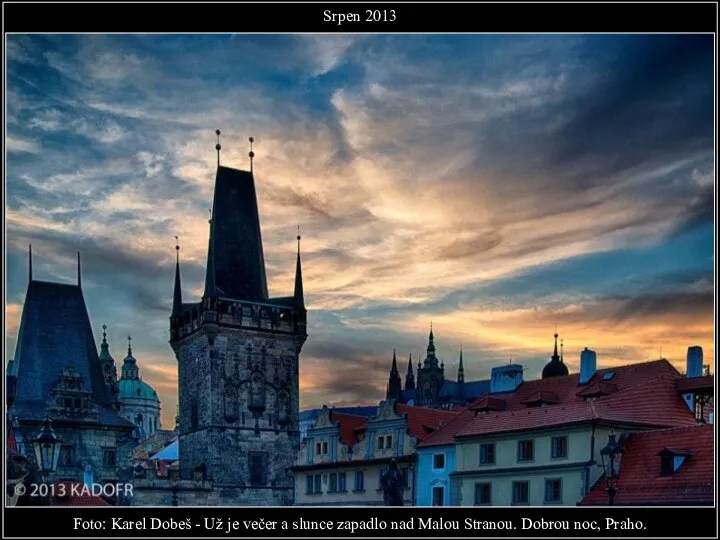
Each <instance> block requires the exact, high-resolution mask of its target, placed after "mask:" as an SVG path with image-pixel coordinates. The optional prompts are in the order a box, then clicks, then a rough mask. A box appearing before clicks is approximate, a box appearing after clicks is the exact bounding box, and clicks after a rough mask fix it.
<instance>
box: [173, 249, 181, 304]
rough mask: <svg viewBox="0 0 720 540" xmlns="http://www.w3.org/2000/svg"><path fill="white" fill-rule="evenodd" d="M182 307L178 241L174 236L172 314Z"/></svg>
mask: <svg viewBox="0 0 720 540" xmlns="http://www.w3.org/2000/svg"><path fill="white" fill-rule="evenodd" d="M181 307H182V287H181V285H180V243H179V241H178V237H177V236H176V237H175V289H174V290H173V307H172V314H173V315H177V314H179V313H180V309H181Z"/></svg>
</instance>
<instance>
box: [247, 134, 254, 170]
mask: <svg viewBox="0 0 720 540" xmlns="http://www.w3.org/2000/svg"><path fill="white" fill-rule="evenodd" d="M248 140H249V141H250V152H249V153H248V156H250V172H253V158H254V157H255V152H253V149H252V144H253V143H254V142H255V139H253V138H252V137H250V138H249V139H248Z"/></svg>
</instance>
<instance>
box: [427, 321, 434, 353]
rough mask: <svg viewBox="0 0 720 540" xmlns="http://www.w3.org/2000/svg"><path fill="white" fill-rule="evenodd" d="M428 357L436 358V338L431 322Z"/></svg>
mask: <svg viewBox="0 0 720 540" xmlns="http://www.w3.org/2000/svg"><path fill="white" fill-rule="evenodd" d="M427 354H428V356H435V336H434V335H433V327H432V321H431V322H430V336H428V347H427Z"/></svg>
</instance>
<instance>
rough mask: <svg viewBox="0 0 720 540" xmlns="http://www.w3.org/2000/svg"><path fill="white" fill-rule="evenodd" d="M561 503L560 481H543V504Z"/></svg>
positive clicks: (556, 479)
mask: <svg viewBox="0 0 720 540" xmlns="http://www.w3.org/2000/svg"><path fill="white" fill-rule="evenodd" d="M561 501H562V480H560V479H559V478H553V479H551V480H545V502H553V503H556V502H561Z"/></svg>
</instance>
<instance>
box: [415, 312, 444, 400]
mask: <svg viewBox="0 0 720 540" xmlns="http://www.w3.org/2000/svg"><path fill="white" fill-rule="evenodd" d="M444 382H445V366H444V365H443V364H441V363H439V362H438V358H437V356H435V335H434V334H433V330H432V324H431V325H430V336H429V337H428V346H427V356H426V357H425V360H424V361H423V363H422V366H421V367H418V374H417V383H416V386H415V394H416V396H417V405H421V406H423V407H437V406H438V405H439V397H440V389H441V388H442V385H443V383H444Z"/></svg>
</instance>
